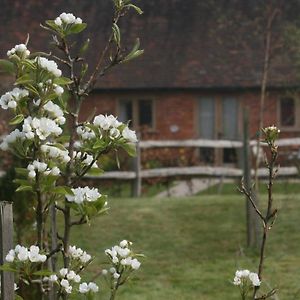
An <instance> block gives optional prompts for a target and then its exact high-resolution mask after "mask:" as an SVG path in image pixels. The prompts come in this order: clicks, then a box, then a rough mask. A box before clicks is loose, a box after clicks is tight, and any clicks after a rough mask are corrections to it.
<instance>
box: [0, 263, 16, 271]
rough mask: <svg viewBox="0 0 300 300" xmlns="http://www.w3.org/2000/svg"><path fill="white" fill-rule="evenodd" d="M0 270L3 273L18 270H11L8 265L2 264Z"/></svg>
mask: <svg viewBox="0 0 300 300" xmlns="http://www.w3.org/2000/svg"><path fill="white" fill-rule="evenodd" d="M0 270H1V271H4V272H18V270H16V269H14V268H12V267H11V266H10V264H4V265H2V266H0Z"/></svg>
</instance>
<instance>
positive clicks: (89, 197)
mask: <svg viewBox="0 0 300 300" xmlns="http://www.w3.org/2000/svg"><path fill="white" fill-rule="evenodd" d="M72 192H73V193H74V196H73V195H66V198H67V200H68V201H69V202H75V203H77V204H82V203H83V202H85V201H87V202H93V201H96V200H98V199H99V198H100V197H101V194H100V193H99V191H98V189H97V188H89V187H88V186H86V187H83V188H82V187H78V188H75V189H74V188H72Z"/></svg>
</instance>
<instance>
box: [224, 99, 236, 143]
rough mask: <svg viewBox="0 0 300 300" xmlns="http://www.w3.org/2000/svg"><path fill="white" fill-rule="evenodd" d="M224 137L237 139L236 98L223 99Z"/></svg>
mask: <svg viewBox="0 0 300 300" xmlns="http://www.w3.org/2000/svg"><path fill="white" fill-rule="evenodd" d="M222 104H223V105H222V106H223V107H222V109H223V110H222V111H223V115H222V122H223V128H222V130H223V132H222V138H223V139H229V140H235V139H237V137H238V126H237V125H238V122H237V120H238V104H237V100H236V99H235V98H231V97H228V98H224V99H223V101H222Z"/></svg>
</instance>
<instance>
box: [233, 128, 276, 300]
mask: <svg viewBox="0 0 300 300" xmlns="http://www.w3.org/2000/svg"><path fill="white" fill-rule="evenodd" d="M262 131H263V133H264V138H265V139H264V142H265V143H267V145H268V148H269V150H270V155H271V157H270V159H269V161H268V160H267V159H266V166H267V168H268V186H267V187H268V204H267V210H266V213H265V215H264V214H263V213H262V212H261V211H260V210H259V208H258V207H257V205H256V204H255V202H254V201H253V199H252V196H251V192H250V191H248V190H247V189H246V187H245V186H244V184H243V183H242V187H241V189H240V191H241V192H242V193H243V194H244V195H245V196H246V197H247V199H248V201H250V203H251V204H252V206H253V208H254V209H255V211H256V213H257V215H258V216H259V217H260V219H261V221H262V227H263V236H262V242H261V247H260V258H259V265H258V273H257V277H258V279H259V284H253V287H254V290H253V299H254V300H258V299H267V298H270V297H271V296H273V295H274V294H275V293H276V291H277V290H276V289H272V290H271V291H269V292H268V293H266V294H264V295H262V296H257V293H258V291H259V289H260V282H261V281H262V278H263V276H262V274H263V269H264V258H265V251H266V242H267V237H268V233H269V230H271V228H272V226H273V224H274V222H275V219H276V217H277V209H274V208H273V184H274V179H275V177H276V174H277V171H278V169H277V168H276V166H275V165H276V160H277V156H278V146H277V145H276V139H277V138H278V135H279V132H280V130H279V129H277V128H276V127H275V126H270V127H266V128H264V129H263V130H262ZM236 277H237V276H236ZM235 282H236V283H238V284H237V285H240V283H241V281H240V280H235ZM243 292H244V296H243V295H242V299H245V297H246V295H247V293H248V290H247V291H245V289H243Z"/></svg>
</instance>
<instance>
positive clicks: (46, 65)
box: [36, 57, 62, 77]
mask: <svg viewBox="0 0 300 300" xmlns="http://www.w3.org/2000/svg"><path fill="white" fill-rule="evenodd" d="M36 62H37V63H38V65H39V66H40V67H41V68H42V69H44V70H46V71H48V72H49V73H52V74H53V75H54V76H55V77H60V76H61V74H62V72H61V70H60V69H58V66H57V63H56V62H55V61H54V60H49V59H47V58H46V57H37V58H36Z"/></svg>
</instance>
